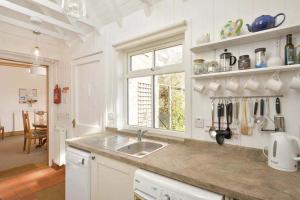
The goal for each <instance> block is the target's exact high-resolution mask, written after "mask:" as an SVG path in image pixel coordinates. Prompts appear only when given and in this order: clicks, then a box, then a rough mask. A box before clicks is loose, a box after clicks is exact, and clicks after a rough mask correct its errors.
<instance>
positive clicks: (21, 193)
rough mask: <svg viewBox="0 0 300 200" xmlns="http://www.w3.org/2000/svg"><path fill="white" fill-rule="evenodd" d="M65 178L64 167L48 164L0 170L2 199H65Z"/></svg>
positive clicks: (0, 199)
mask: <svg viewBox="0 0 300 200" xmlns="http://www.w3.org/2000/svg"><path fill="white" fill-rule="evenodd" d="M35 166H36V165H35ZM24 168H26V167H24ZM27 168H29V167H28V166H27ZM64 179H65V170H64V168H60V169H54V168H49V167H46V166H36V167H34V168H31V169H27V170H24V169H23V170H20V167H19V168H16V169H13V170H8V171H7V172H0V200H64V199H65V198H64V196H65V188H64V181H65V180H64Z"/></svg>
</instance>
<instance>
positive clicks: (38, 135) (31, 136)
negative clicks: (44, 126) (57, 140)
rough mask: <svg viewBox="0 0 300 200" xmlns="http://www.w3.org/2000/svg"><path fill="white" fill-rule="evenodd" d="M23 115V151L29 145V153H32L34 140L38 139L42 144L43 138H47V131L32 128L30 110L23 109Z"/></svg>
mask: <svg viewBox="0 0 300 200" xmlns="http://www.w3.org/2000/svg"><path fill="white" fill-rule="evenodd" d="M22 117H23V126H24V145H23V151H25V150H26V145H27V153H30V150H31V143H32V140H36V139H38V140H39V144H41V143H42V140H43V139H46V138H47V131H45V130H31V128H30V120H29V115H28V112H24V111H22Z"/></svg>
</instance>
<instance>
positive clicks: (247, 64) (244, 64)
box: [238, 55, 251, 70]
mask: <svg viewBox="0 0 300 200" xmlns="http://www.w3.org/2000/svg"><path fill="white" fill-rule="evenodd" d="M238 67H239V70H244V69H250V68H251V60H250V57H249V55H242V56H240V57H239V60H238Z"/></svg>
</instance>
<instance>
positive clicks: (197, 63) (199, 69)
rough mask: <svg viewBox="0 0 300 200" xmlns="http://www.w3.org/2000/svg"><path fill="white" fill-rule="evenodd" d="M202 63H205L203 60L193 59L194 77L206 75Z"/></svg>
mask: <svg viewBox="0 0 300 200" xmlns="http://www.w3.org/2000/svg"><path fill="white" fill-rule="evenodd" d="M204 61H205V60H204V59H195V60H194V74H195V75H198V74H203V73H206V72H205V71H206V70H205V63H204Z"/></svg>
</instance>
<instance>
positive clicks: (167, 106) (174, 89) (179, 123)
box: [155, 73, 185, 131]
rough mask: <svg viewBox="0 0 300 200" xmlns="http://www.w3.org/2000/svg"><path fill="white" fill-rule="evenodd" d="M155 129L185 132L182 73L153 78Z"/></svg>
mask: <svg viewBox="0 0 300 200" xmlns="http://www.w3.org/2000/svg"><path fill="white" fill-rule="evenodd" d="M155 87H156V88H155V105H156V107H155V128H160V129H167V130H174V131H185V94H184V93H185V81H184V73H176V74H166V75H159V76H155Z"/></svg>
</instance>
